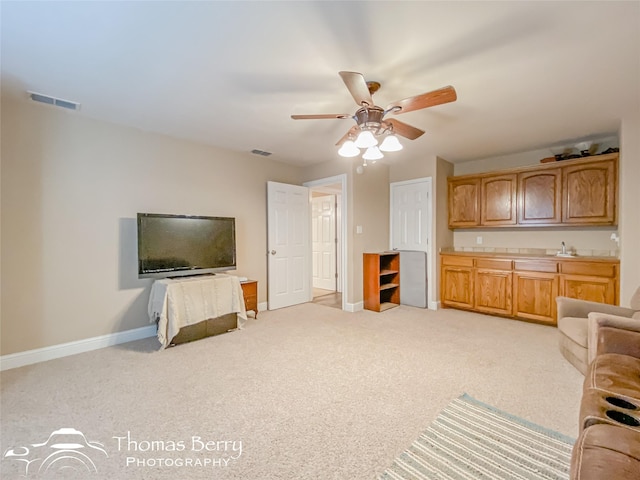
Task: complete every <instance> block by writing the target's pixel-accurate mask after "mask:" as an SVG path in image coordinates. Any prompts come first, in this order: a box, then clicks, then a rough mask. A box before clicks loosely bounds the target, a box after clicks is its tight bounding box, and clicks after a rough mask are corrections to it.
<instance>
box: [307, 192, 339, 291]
mask: <svg viewBox="0 0 640 480" xmlns="http://www.w3.org/2000/svg"><path fill="white" fill-rule="evenodd" d="M311 225H312V227H311V252H312V253H311V255H312V257H313V262H312V278H313V286H314V288H323V289H325V290H332V291H335V290H336V289H337V287H336V245H337V239H336V196H335V195H321V196H317V197H313V198H312V200H311Z"/></svg>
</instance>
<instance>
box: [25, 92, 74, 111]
mask: <svg viewBox="0 0 640 480" xmlns="http://www.w3.org/2000/svg"><path fill="white" fill-rule="evenodd" d="M27 93H28V94H29V97H30V98H31V100H33V101H34V102H40V103H46V104H47V105H53V106H54V107H60V108H66V109H67V110H80V104H79V103H77V102H71V101H69V100H62V99H61V98H56V97H52V96H50V95H43V94H42V93H36V92H27Z"/></svg>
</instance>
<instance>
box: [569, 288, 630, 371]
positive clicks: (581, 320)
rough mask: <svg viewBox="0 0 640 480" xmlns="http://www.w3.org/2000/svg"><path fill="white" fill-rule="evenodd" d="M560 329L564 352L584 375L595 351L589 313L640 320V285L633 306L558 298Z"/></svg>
mask: <svg viewBox="0 0 640 480" xmlns="http://www.w3.org/2000/svg"><path fill="white" fill-rule="evenodd" d="M556 303H557V306H558V332H559V343H560V351H561V352H562V355H563V356H564V357H565V358H566V359H567V360H568V361H569V363H571V364H572V365H573V366H574V367H576V368H577V369H578V370H579V371H580V372H581V373H582V374H583V375H584V374H585V373H586V372H587V368H588V367H589V362H590V360H592V359H593V357H594V353H593V352H591V354H590V353H589V344H588V342H589V340H588V339H589V326H588V325H589V324H588V320H587V319H588V316H589V314H590V313H592V312H596V313H604V314H608V315H615V316H618V317H625V318H633V319H637V321H638V322H639V323H640V288H638V290H636V293H635V294H634V295H633V297H632V298H631V302H630V307H629V308H625V307H619V306H616V305H607V304H604V303H598V302H589V301H586V300H578V299H575V298H568V297H557V298H556Z"/></svg>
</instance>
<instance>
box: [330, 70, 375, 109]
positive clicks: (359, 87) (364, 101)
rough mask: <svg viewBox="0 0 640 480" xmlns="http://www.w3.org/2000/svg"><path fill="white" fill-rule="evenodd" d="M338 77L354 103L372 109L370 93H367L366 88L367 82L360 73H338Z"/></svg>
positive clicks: (367, 88) (367, 89)
mask: <svg viewBox="0 0 640 480" xmlns="http://www.w3.org/2000/svg"><path fill="white" fill-rule="evenodd" d="M338 73H339V74H340V77H342V81H343V82H344V84H345V85H346V86H347V88H348V89H349V92H350V93H351V96H352V97H353V99H354V100H355V101H356V103H357V104H358V105H359V106H360V107H362V106H365V105H366V106H369V107H373V99H372V98H371V93H370V92H369V87H368V86H367V82H366V81H365V79H364V76H362V74H361V73H357V72H338Z"/></svg>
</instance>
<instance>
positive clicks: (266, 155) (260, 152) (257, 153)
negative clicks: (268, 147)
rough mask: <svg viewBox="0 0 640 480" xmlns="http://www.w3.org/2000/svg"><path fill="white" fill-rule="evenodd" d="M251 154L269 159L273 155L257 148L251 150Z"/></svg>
mask: <svg viewBox="0 0 640 480" xmlns="http://www.w3.org/2000/svg"><path fill="white" fill-rule="evenodd" d="M251 153H253V154H254V155H262V156H263V157H268V156H269V155H271V152H265V151H264V150H258V149H256V148H254V149H253V150H251Z"/></svg>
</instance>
